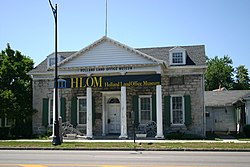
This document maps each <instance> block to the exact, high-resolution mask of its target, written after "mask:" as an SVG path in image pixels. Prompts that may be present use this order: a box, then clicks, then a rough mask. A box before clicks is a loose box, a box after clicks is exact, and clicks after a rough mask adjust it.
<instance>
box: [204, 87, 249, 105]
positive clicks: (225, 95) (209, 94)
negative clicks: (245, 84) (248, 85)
mask: <svg viewBox="0 0 250 167" xmlns="http://www.w3.org/2000/svg"><path fill="white" fill-rule="evenodd" d="M249 95H250V90H228V91H205V106H206V107H223V106H232V105H233V104H234V103H235V102H237V101H238V100H241V99H242V98H244V97H246V96H249Z"/></svg>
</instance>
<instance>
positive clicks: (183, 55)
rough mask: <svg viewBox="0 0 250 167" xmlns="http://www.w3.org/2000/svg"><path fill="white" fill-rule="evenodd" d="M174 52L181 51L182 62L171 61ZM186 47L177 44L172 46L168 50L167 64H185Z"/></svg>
mask: <svg viewBox="0 0 250 167" xmlns="http://www.w3.org/2000/svg"><path fill="white" fill-rule="evenodd" d="M174 53H182V63H173V54H174ZM186 57H187V55H186V49H183V48H181V47H179V46H176V47H174V48H173V49H170V50H169V64H170V65H172V66H175V65H186Z"/></svg>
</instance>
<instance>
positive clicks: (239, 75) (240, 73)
mask: <svg viewBox="0 0 250 167" xmlns="http://www.w3.org/2000/svg"><path fill="white" fill-rule="evenodd" d="M235 78H236V79H235V83H234V89H237V90H247V89H250V84H249V82H250V79H249V75H248V69H246V68H245V66H244V65H239V66H238V67H236V76H235Z"/></svg>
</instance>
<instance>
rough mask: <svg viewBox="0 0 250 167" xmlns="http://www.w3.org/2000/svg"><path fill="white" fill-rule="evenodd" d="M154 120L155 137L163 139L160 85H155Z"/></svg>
mask: <svg viewBox="0 0 250 167" xmlns="http://www.w3.org/2000/svg"><path fill="white" fill-rule="evenodd" d="M156 121H157V134H156V136H155V138H157V139H163V138H164V135H163V123H162V90H161V85H157V86H156Z"/></svg>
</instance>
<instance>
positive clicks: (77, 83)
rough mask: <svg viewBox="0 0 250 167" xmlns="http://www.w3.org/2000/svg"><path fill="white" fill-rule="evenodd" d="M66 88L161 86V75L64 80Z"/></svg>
mask: <svg viewBox="0 0 250 167" xmlns="http://www.w3.org/2000/svg"><path fill="white" fill-rule="evenodd" d="M64 80H65V81H66V88H85V87H99V88H104V87H106V88H107V87H121V86H127V87H137V86H141V87H143V86H156V85H160V84H161V75H160V74H152V75H119V76H89V77H76V78H64Z"/></svg>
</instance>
